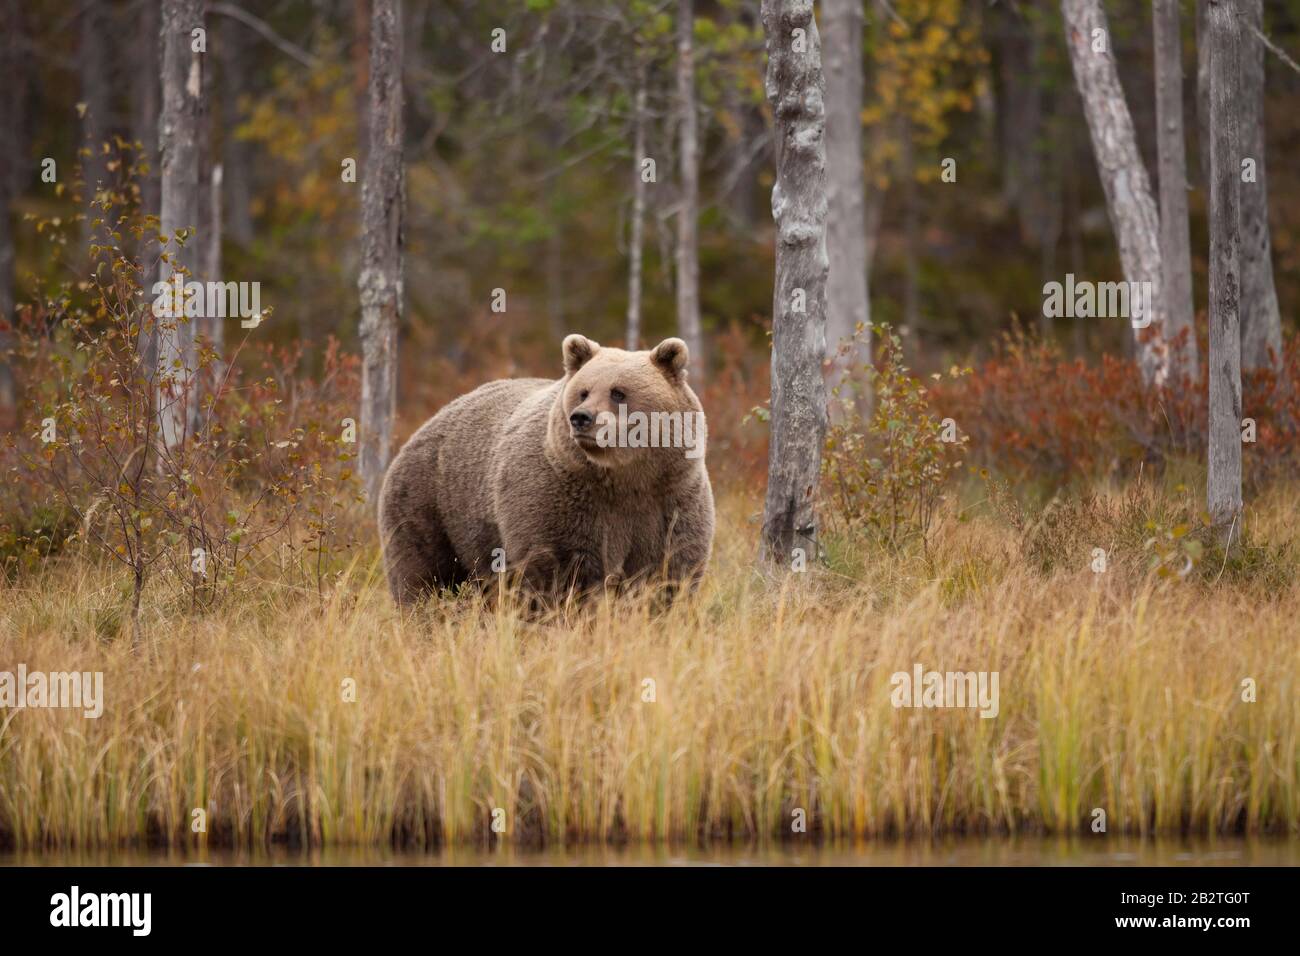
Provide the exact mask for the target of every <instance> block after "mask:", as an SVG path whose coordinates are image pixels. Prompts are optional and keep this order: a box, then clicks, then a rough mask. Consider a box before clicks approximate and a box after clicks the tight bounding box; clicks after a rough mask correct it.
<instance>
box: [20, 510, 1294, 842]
mask: <svg viewBox="0 0 1300 956" xmlns="http://www.w3.org/2000/svg"><path fill="white" fill-rule="evenodd" d="M1298 498H1300V494H1298V493H1297V489H1294V488H1291V489H1286V488H1278V489H1274V490H1273V491H1271V492H1269V493H1268V494H1266V495H1264V496H1262V497H1261V498H1260V499H1258V500H1257V501H1256V502H1255V504H1254V505H1253V506H1252V508H1251V509H1250V512H1249V515H1248V528H1249V529H1250V531H1251V534H1252V536H1253V538H1254V540H1255V541H1256V542H1263V543H1266V544H1267V547H1268V548H1270V549H1272V550H1271V551H1270V552H1269V553H1270V554H1272V555H1273V556H1274V557H1273V558H1270V559H1269V560H1270V561H1271V562H1272V572H1271V573H1270V574H1261V573H1253V572H1251V570H1250V568H1239V567H1236V566H1235V565H1233V566H1228V565H1224V566H1223V567H1217V566H1209V565H1210V561H1209V559H1208V558H1207V561H1206V564H1207V566H1206V567H1203V568H1198V569H1197V572H1196V573H1195V574H1192V575H1190V576H1189V577H1188V578H1186V579H1177V578H1172V579H1163V578H1158V577H1157V576H1155V575H1154V574H1152V573H1150V572H1148V570H1147V568H1146V565H1145V563H1144V560H1143V559H1142V557H1141V555H1139V554H1137V553H1136V552H1135V553H1132V554H1128V553H1127V552H1125V550H1124V546H1123V543H1122V542H1119V543H1113V542H1109V541H1102V542H1100V544H1101V545H1102V546H1104V547H1107V548H1112V544H1113V545H1114V547H1113V549H1112V550H1113V555H1112V560H1111V563H1110V565H1109V567H1108V569H1107V571H1106V572H1105V573H1101V574H1097V573H1094V572H1093V571H1092V570H1091V568H1090V564H1089V552H1088V550H1087V549H1086V548H1085V549H1083V550H1081V551H1080V552H1079V553H1077V554H1073V553H1060V554H1057V555H1056V558H1057V560H1056V561H1054V562H1052V567H1051V568H1050V569H1047V570H1044V568H1043V566H1042V561H1041V560H1039V561H1035V560H1030V559H1029V557H1027V554H1028V552H1027V550H1026V549H1027V545H1026V540H1027V537H1026V533H1025V532H1024V531H1021V532H1016V531H1013V530H1012V527H1011V525H1009V524H1008V522H1007V521H1006V520H1004V519H1003V518H1002V517H1000V516H998V515H996V514H994V513H992V512H990V511H988V509H987V508H985V507H975V508H972V509H969V510H968V511H966V512H964V513H963V515H962V517H963V519H964V520H957V514H956V513H955V512H950V513H949V514H948V520H947V521H946V522H945V523H944V524H943V526H942V528H941V530H940V531H939V533H938V536H937V537H936V539H935V541H934V542H933V543H932V545H931V547H930V549H929V555H928V557H927V556H926V555H924V554H923V553H922V551H921V549H919V548H911V549H909V550H908V551H907V552H906V553H905V554H903V555H902V556H899V555H895V554H892V553H889V552H886V551H883V550H873V549H872V548H871V547H869V546H866V545H858V546H853V547H850V546H847V545H842V544H841V545H836V546H835V547H833V548H832V557H833V561H832V565H831V566H832V569H833V570H831V571H819V572H817V573H812V574H806V575H795V576H792V578H791V579H790V580H788V581H786V582H784V583H778V584H775V585H773V584H770V583H768V582H765V581H764V580H762V579H761V578H760V577H758V576H757V575H756V574H755V573H754V569H753V565H752V554H753V550H754V539H755V535H756V530H757V529H756V524H755V523H754V522H753V520H752V517H751V515H753V514H754V513H755V512H757V511H758V510H759V507H760V504H759V501H758V498H757V496H756V495H729V496H726V497H724V499H723V500H722V501H721V502H720V505H721V510H720V527H719V535H718V541H717V549H716V552H715V560H714V564H713V568H712V572H711V574H710V575H709V577H708V579H707V581H706V583H705V584H704V585H703V586H702V587H701V589H700V590H699V592H698V593H697V594H695V595H693V596H692V597H691V598H689V599H687V600H683V601H679V602H678V603H677V604H676V605H675V606H674V607H673V608H672V609H671V610H669V611H668V612H667V613H666V614H658V615H656V614H655V613H654V612H653V610H652V608H651V607H650V605H649V603H648V602H646V601H642V600H633V599H618V600H607V601H605V602H603V603H600V604H598V605H597V606H595V607H592V608H589V609H587V610H586V611H582V612H575V611H571V612H568V613H566V614H562V615H557V616H555V617H553V618H549V619H547V620H543V621H529V620H527V619H526V617H525V616H524V615H521V614H520V613H518V611H517V610H516V609H515V608H513V607H512V605H511V602H510V601H508V600H506V601H494V602H485V601H483V600H481V599H479V598H476V597H471V596H468V595H465V596H462V597H460V598H458V599H456V600H452V601H444V602H441V603H440V604H438V605H437V606H434V607H430V608H427V609H425V610H423V611H421V612H419V613H417V614H415V615H411V616H406V617H403V616H401V615H400V614H399V613H398V612H397V611H396V610H395V609H394V608H393V606H392V604H391V602H390V601H389V598H388V596H387V593H386V590H385V588H384V586H383V582H382V576H381V574H380V572H379V570H378V565H377V558H376V555H375V554H374V553H373V552H364V553H361V554H358V555H357V556H356V557H355V560H354V561H353V563H352V564H351V566H350V567H349V569H348V570H347V571H346V573H345V574H344V575H343V576H342V578H341V579H340V580H339V582H338V584H337V585H336V586H335V587H334V588H333V589H332V591H330V592H329V594H328V595H327V597H326V598H325V599H324V601H323V602H322V601H321V600H320V599H318V597H317V596H316V594H315V593H314V592H310V591H304V590H301V589H297V588H290V587H287V586H283V585H281V584H278V583H277V582H276V581H273V580H270V581H264V582H261V583H258V584H253V585H249V586H248V587H247V588H245V590H244V591H242V592H241V596H240V597H238V598H236V599H232V600H231V601H230V602H229V603H228V604H227V605H226V606H224V607H222V608H220V610H219V611H218V612H216V613H211V614H208V615H206V616H202V617H193V616H184V615H177V614H176V613H175V612H174V610H173V609H172V608H169V607H167V606H165V605H164V604H162V603H157V604H155V603H148V602H147V604H146V607H145V610H144V619H145V625H146V626H145V638H144V639H143V641H142V642H141V643H140V644H139V645H138V646H132V642H131V640H130V636H129V632H128V629H127V628H126V627H125V626H124V624H123V621H124V611H123V607H124V602H125V600H126V596H125V591H124V590H123V586H122V581H121V580H120V579H119V578H118V577H116V576H115V575H114V574H113V573H110V572H109V571H107V570H104V569H102V568H100V567H99V566H97V565H96V564H94V563H93V562H90V561H88V560H84V559H79V558H77V557H75V556H73V555H69V556H65V557H63V558H61V559H59V560H58V561H57V562H52V563H51V564H50V565H49V567H48V568H47V569H46V570H45V571H43V572H42V573H41V574H39V575H37V576H35V577H30V576H29V577H26V578H22V579H19V580H18V581H16V582H14V583H12V584H10V585H8V586H0V669H13V668H14V667H16V665H17V664H19V663H24V664H26V665H27V668H28V669H29V671H31V670H47V671H55V670H58V671H65V670H80V671H102V672H103V673H104V686H105V705H104V713H103V716H102V717H100V718H99V719H97V720H89V719H84V718H83V717H82V716H81V714H80V712H79V711H65V710H11V711H0V839H2V840H3V842H4V843H5V844H7V845H17V846H19V847H33V846H40V845H47V844H69V845H79V846H88V847H93V846H108V845H119V844H125V843H131V842H154V843H170V844H189V845H192V844H195V843H199V842H203V841H206V842H209V843H211V844H213V845H216V844H230V843H235V844H240V845H260V844H264V843H269V842H272V841H282V840H283V841H290V842H305V843H307V842H309V843H311V844H327V845H328V844H347V843H359V844H387V843H390V842H394V841H396V842H398V843H401V844H410V845H427V844H434V843H454V842H461V841H474V840H482V839H484V838H487V837H488V836H489V835H490V833H491V824H492V820H493V813H494V811H495V810H498V809H499V810H501V811H504V813H503V814H498V818H499V819H500V820H501V822H502V823H503V824H504V826H505V832H504V833H502V834H500V835H499V838H502V839H509V840H514V841H520V842H532V841H537V840H539V839H540V840H545V841H552V842H553V841H559V840H601V839H624V838H626V839H632V840H642V839H644V840H664V839H691V838H695V837H698V836H700V835H703V834H709V835H713V834H716V835H720V836H728V835H730V836H737V837H738V836H746V837H754V836H758V837H780V836H782V835H786V834H789V833H790V832H791V824H792V821H793V819H794V811H795V810H796V809H803V810H804V811H806V818H807V821H808V831H809V835H810V836H815V835H817V834H823V835H837V836H849V835H866V836H869V835H877V834H880V835H883V834H892V833H897V832H907V833H938V832H971V831H982V830H985V829H996V830H1007V831H1016V832H1025V831H1046V832H1055V833H1061V832H1071V831H1085V830H1087V828H1088V827H1089V824H1090V823H1091V822H1092V820H1093V810H1094V808H1101V809H1104V810H1105V812H1106V818H1107V827H1108V831H1109V832H1119V831H1126V832H1134V833H1149V832H1153V831H1164V832H1177V831H1190V832H1198V833H1210V832H1241V831H1245V832H1265V831H1268V832H1284V833H1290V834H1293V835H1294V834H1296V833H1297V832H1300V704H1298V703H1297V702H1298V701H1300V641H1297V640H1296V636H1297V633H1298V632H1300V585H1298V584H1297V583H1296V581H1295V577H1294V574H1293V573H1290V572H1288V571H1287V569H1286V568H1285V567H1280V566H1279V565H1278V562H1279V561H1283V560H1285V556H1286V555H1287V554H1290V553H1292V552H1291V551H1290V550H1289V549H1292V548H1293V547H1294V544H1295V538H1296V537H1297V535H1298V534H1300V531H1298V530H1297V529H1296V527H1295V521H1294V516H1295V514H1296V513H1297V508H1298V507H1300V502H1298ZM1040 524H1041V522H1040ZM1137 534H1138V535H1139V536H1140V534H1141V532H1140V530H1139V531H1138V532H1137ZM1040 537H1041V535H1040ZM1086 538H1087V534H1086V533H1085V534H1082V535H1081V536H1080V540H1081V541H1082V542H1083V543H1084V544H1087V541H1086V540H1085V539H1086ZM1067 539H1068V536H1066V537H1063V538H1061V540H1062V541H1065V540H1067ZM1040 544H1041V542H1040ZM1060 548H1064V549H1067V550H1069V549H1073V548H1074V545H1073V544H1068V545H1060ZM917 663H920V664H922V665H923V666H924V667H925V668H926V669H927V670H929V669H933V670H939V671H944V670H955V671H957V670H959V671H971V670H974V671H997V672H998V673H999V675H1000V702H999V713H998V716H997V717H996V718H995V719H981V718H980V717H979V715H978V714H977V713H976V712H975V711H973V710H969V709H895V708H894V707H893V706H892V704H891V694H890V690H891V688H890V676H891V674H893V673H894V672H896V671H909V672H910V671H911V669H912V667H913V665H914V664H917ZM1246 678H1250V679H1252V680H1253V681H1254V682H1255V686H1256V687H1257V700H1256V701H1255V702H1253V703H1246V702H1243V700H1242V681H1243V680H1244V679H1246ZM348 679H351V680H353V681H355V688H356V690H355V701H351V700H348V699H346V698H347V697H348V696H349V695H348V694H347V693H346V692H345V691H346V687H345V683H344V682H345V681H346V680H348ZM647 681H652V682H653V684H652V685H651V684H647V683H646V682H647ZM651 691H653V693H651ZM650 696H653V700H647V699H646V698H647V697H650ZM195 808H203V809H205V810H206V814H207V832H206V833H203V834H197V833H194V832H192V829H191V824H192V820H193V816H192V811H193V810H194V809H195Z"/></svg>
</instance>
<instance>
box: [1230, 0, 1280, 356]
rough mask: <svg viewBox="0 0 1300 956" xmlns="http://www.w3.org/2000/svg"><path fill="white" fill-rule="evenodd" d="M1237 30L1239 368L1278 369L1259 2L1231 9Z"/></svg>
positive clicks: (1250, 1)
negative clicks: (1242, 172)
mask: <svg viewBox="0 0 1300 956" xmlns="http://www.w3.org/2000/svg"><path fill="white" fill-rule="evenodd" d="M1232 9H1233V10H1235V11H1236V13H1237V15H1238V16H1239V17H1241V18H1242V22H1241V28H1242V36H1241V44H1242V46H1241V99H1240V100H1238V101H1237V109H1238V110H1240V113H1241V156H1242V158H1243V159H1245V158H1249V159H1252V160H1254V161H1255V180H1254V182H1249V181H1243V182H1242V184H1241V367H1242V368H1243V369H1245V370H1247V371H1253V370H1256V369H1262V368H1272V369H1279V368H1281V355H1282V317H1281V314H1280V313H1279V310H1278V305H1277V289H1276V288H1275V287H1274V285H1273V248H1272V243H1271V242H1270V240H1269V232H1268V177H1267V176H1266V175H1265V170H1264V166H1265V163H1264V153H1265V145H1264V142H1265V140H1264V44H1263V43H1261V42H1260V41H1259V37H1258V36H1257V35H1256V34H1257V33H1262V32H1263V29H1264V5H1263V0H1241V2H1239V3H1236V4H1234V5H1233V7H1232Z"/></svg>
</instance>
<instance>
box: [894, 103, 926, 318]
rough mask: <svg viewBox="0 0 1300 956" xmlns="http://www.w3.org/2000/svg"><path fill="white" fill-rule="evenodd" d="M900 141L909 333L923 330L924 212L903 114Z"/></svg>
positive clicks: (909, 128)
mask: <svg viewBox="0 0 1300 956" xmlns="http://www.w3.org/2000/svg"><path fill="white" fill-rule="evenodd" d="M898 125H899V136H898V138H899V143H900V144H901V151H902V158H901V160H900V163H899V165H900V167H901V171H900V173H899V177H900V178H901V179H902V182H901V183H900V184H899V188H900V189H901V190H902V193H903V330H904V331H905V332H906V333H908V334H909V335H913V336H919V335H920V333H921V270H920V262H919V260H918V259H917V254H916V253H917V246H918V245H919V243H920V239H919V236H918V233H919V231H920V211H919V210H918V208H917V205H918V202H919V200H918V199H917V195H916V153H915V143H914V142H913V140H912V124H911V122H910V121H909V120H908V118H907V117H906V116H900V117H899V123H898Z"/></svg>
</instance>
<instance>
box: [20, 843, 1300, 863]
mask: <svg viewBox="0 0 1300 956" xmlns="http://www.w3.org/2000/svg"><path fill="white" fill-rule="evenodd" d="M0 865H23V866H50V865H58V866H228V865H236V866H248V865H252V866H1297V865H1300V839H1218V840H1178V839H1158V840H1141V839H1137V838H1130V837H1102V836H1099V837H1096V838H1092V839H1084V838H1081V837H1060V838H1052V837H1025V838H1015V837H989V838H982V839H981V838H964V839H958V840H939V841H934V842H928V841H913V840H907V841H904V840H899V841H873V842H864V843H858V844H852V843H847V844H833V845H820V846H814V845H803V846H801V845H799V844H795V843H779V844H767V845H755V846H743V845H742V846H738V845H735V844H716V845H711V846H704V847H698V846H691V847H667V846H625V847H613V846H579V847H567V848H558V847H557V848H551V849H545V850H525V849H519V848H514V847H511V846H497V847H491V848H474V847H451V848H447V849H444V850H438V851H433V852H421V851H397V850H387V849H376V848H372V847H365V848H332V849H324V850H311V851H303V852H298V851H288V850H270V851H258V852H248V851H230V850H215V849H211V850H206V851H189V852H184V853H182V852H180V851H175V850H173V851H170V852H169V851H166V850H112V851H84V852H82V851H68V850H53V851H43V852H32V851H22V852H18V853H12V852H11V853H0Z"/></svg>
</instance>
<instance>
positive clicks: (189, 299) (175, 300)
mask: <svg viewBox="0 0 1300 956" xmlns="http://www.w3.org/2000/svg"><path fill="white" fill-rule="evenodd" d="M153 295H154V300H153V314H154V315H155V316H156V317H157V318H160V319H179V318H182V317H184V318H187V319H203V318H208V319H226V318H232V319H233V318H239V319H243V320H244V322H243V323H241V324H243V325H244V327H245V328H253V327H254V326H256V324H257V323H256V321H255V320H256V319H258V318H259V317H260V316H261V314H262V284H261V283H260V282H198V281H195V280H193V279H191V280H190V281H189V282H186V281H185V279H184V277H183V276H182V275H181V273H179V272H174V273H172V277H171V279H168V280H164V281H162V282H155V283H154V284H153ZM249 323H251V324H249Z"/></svg>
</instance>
